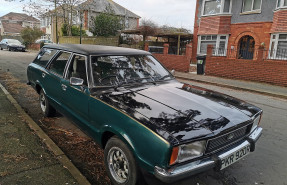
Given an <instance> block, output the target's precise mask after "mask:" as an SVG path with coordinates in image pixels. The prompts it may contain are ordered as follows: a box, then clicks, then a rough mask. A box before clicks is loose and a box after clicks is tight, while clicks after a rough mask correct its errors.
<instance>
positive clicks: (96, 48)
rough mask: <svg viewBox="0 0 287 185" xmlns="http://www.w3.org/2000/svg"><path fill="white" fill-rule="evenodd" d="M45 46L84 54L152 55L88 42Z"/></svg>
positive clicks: (136, 50) (141, 51)
mask: <svg viewBox="0 0 287 185" xmlns="http://www.w3.org/2000/svg"><path fill="white" fill-rule="evenodd" d="M44 48H51V49H59V50H65V51H70V52H74V53H80V54H84V55H151V54H150V53H149V52H147V51H143V50H138V49H130V48H122V47H114V46H101V45H87V44H54V45H45V46H44Z"/></svg>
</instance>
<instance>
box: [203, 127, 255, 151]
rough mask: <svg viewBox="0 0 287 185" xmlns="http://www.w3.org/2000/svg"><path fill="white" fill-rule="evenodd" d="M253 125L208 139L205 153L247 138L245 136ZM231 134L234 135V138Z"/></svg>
mask: <svg viewBox="0 0 287 185" xmlns="http://www.w3.org/2000/svg"><path fill="white" fill-rule="evenodd" d="M251 126H252V125H247V126H244V127H242V128H239V129H237V130H235V131H232V132H229V133H228V134H224V135H222V136H219V137H217V138H214V139H210V140H208V142H207V146H206V150H205V153H206V154H208V153H212V152H215V151H217V150H219V149H223V148H225V147H227V146H229V145H230V144H232V143H234V142H236V141H239V140H241V139H243V138H245V136H246V135H247V134H248V133H249V131H250V128H251ZM231 135H232V136H233V137H232V138H231Z"/></svg>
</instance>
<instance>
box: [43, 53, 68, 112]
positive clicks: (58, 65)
mask: <svg viewBox="0 0 287 185" xmlns="http://www.w3.org/2000/svg"><path fill="white" fill-rule="evenodd" d="M70 57H71V52H66V51H60V52H58V54H57V55H56V56H55V57H54V58H53V60H52V61H50V63H49V64H48V67H47V68H46V71H45V72H43V73H42V84H43V88H44V90H45V93H46V95H47V96H48V98H49V99H50V100H52V101H53V103H55V104H56V108H57V109H60V111H62V104H63V100H62V97H63V96H62V94H63V91H64V90H63V86H62V83H61V82H62V80H63V76H64V71H65V68H66V65H67V63H68V61H69V60H70ZM52 105H53V104H52ZM54 106H55V105H54Z"/></svg>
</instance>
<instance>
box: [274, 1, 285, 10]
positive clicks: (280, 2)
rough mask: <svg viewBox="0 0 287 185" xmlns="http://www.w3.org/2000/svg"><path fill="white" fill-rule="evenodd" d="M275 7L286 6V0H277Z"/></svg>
mask: <svg viewBox="0 0 287 185" xmlns="http://www.w3.org/2000/svg"><path fill="white" fill-rule="evenodd" d="M276 7H277V8H284V7H287V0H277V5H276Z"/></svg>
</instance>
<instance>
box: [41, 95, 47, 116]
mask: <svg viewBox="0 0 287 185" xmlns="http://www.w3.org/2000/svg"><path fill="white" fill-rule="evenodd" d="M40 105H41V109H42V111H43V112H44V113H45V112H46V97H45V95H44V93H41V95H40Z"/></svg>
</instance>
